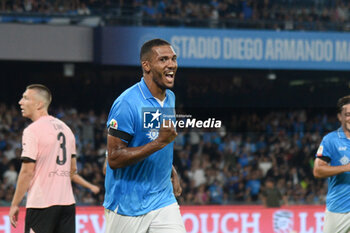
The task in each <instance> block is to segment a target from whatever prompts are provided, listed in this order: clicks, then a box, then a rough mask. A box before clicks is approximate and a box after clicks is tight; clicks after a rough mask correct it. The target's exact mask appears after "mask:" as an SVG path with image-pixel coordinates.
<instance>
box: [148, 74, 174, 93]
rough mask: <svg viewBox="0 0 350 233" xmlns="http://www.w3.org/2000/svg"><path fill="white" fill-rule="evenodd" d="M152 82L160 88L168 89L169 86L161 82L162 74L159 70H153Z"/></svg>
mask: <svg viewBox="0 0 350 233" xmlns="http://www.w3.org/2000/svg"><path fill="white" fill-rule="evenodd" d="M152 80H153V82H154V83H155V84H156V85H157V86H158V87H159V88H160V89H162V90H166V89H170V88H172V86H171V87H168V86H167V85H166V84H164V82H163V74H162V73H160V72H153V76H152Z"/></svg>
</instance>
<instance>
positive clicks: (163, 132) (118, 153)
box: [107, 124, 177, 169]
mask: <svg viewBox="0 0 350 233" xmlns="http://www.w3.org/2000/svg"><path fill="white" fill-rule="evenodd" d="M168 125H171V126H172V127H167V128H163V127H161V128H160V129H159V135H158V138H156V139H155V140H154V141H152V142H149V143H147V144H146V145H144V146H139V147H127V143H126V142H124V141H122V140H121V139H120V138H118V137H114V136H112V135H110V134H109V135H108V137H107V149H108V165H109V166H110V167H111V168H112V169H117V168H123V167H126V166H129V165H132V164H135V163H137V162H139V161H141V160H143V159H145V158H147V157H148V156H149V155H151V154H152V153H154V152H156V151H158V150H160V149H162V148H164V147H165V146H166V145H168V144H169V143H170V142H172V141H173V140H174V139H175V137H176V136H177V133H176V131H175V129H174V127H173V125H172V124H168Z"/></svg>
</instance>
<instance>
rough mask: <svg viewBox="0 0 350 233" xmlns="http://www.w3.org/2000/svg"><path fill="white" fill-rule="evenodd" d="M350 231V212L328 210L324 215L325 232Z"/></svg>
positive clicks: (345, 232) (346, 232) (338, 232)
mask: <svg viewBox="0 0 350 233" xmlns="http://www.w3.org/2000/svg"><path fill="white" fill-rule="evenodd" d="M348 232H350V212H348V213H334V212H330V211H329V210H326V214H325V216H324V224H323V233H348Z"/></svg>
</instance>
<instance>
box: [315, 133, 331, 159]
mask: <svg viewBox="0 0 350 233" xmlns="http://www.w3.org/2000/svg"><path fill="white" fill-rule="evenodd" d="M330 150H331V148H330V143H329V137H324V138H323V139H322V142H321V144H320V146H319V147H318V149H317V152H316V158H320V159H322V160H323V161H325V162H327V163H329V162H330V161H331V159H332V155H331V153H330Z"/></svg>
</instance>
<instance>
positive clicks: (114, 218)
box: [105, 203, 186, 233]
mask: <svg viewBox="0 0 350 233" xmlns="http://www.w3.org/2000/svg"><path fill="white" fill-rule="evenodd" d="M105 217H106V233H164V232H166V233H186V230H185V226H184V224H183V221H182V217H181V214H180V208H179V205H178V204H177V203H174V204H171V205H169V206H166V207H163V208H160V209H158V210H153V211H151V212H149V213H147V214H145V215H141V216H125V215H120V214H117V213H115V212H113V211H111V210H108V209H105Z"/></svg>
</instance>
